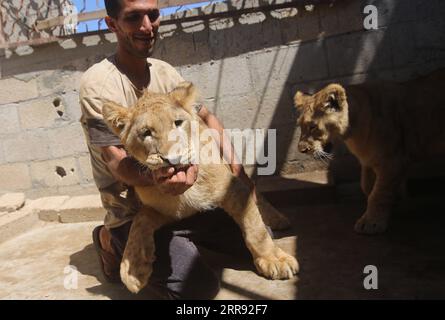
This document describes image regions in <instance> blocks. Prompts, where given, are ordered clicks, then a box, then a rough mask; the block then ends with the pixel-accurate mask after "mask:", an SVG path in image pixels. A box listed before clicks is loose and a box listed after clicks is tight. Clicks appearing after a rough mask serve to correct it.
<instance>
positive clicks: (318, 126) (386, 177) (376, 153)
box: [294, 70, 445, 234]
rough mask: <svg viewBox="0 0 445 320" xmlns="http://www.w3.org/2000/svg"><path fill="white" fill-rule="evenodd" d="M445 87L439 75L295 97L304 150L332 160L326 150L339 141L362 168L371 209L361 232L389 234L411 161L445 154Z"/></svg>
mask: <svg viewBox="0 0 445 320" xmlns="http://www.w3.org/2000/svg"><path fill="white" fill-rule="evenodd" d="M444 85H445V72H444V70H439V71H437V72H435V73H432V74H430V75H429V76H426V77H423V78H420V79H416V80H412V81H409V82H405V83H401V84H399V83H381V84H362V85H352V86H348V87H342V86H341V85H339V84H330V85H328V86H326V87H325V88H323V89H322V90H320V91H319V92H317V93H315V94H314V95H306V94H303V93H301V92H299V91H298V92H297V93H296V94H295V97H294V102H295V106H296V108H297V110H298V111H299V113H300V117H299V119H298V124H299V126H300V128H301V137H300V141H299V143H298V149H299V151H300V152H310V153H313V154H314V155H315V156H317V157H321V158H326V157H328V158H329V157H330V156H331V155H330V154H329V153H326V152H325V150H324V147H326V146H327V144H328V142H330V141H332V140H333V139H336V138H339V139H341V140H343V141H344V142H345V144H346V146H347V147H348V148H349V150H350V151H351V152H352V153H353V154H354V155H355V156H356V157H357V158H358V160H359V162H360V164H361V187H362V190H363V192H364V193H365V195H366V196H367V197H368V206H367V209H366V212H365V213H364V214H363V215H362V217H361V218H360V219H359V220H358V221H357V223H356V225H355V230H356V231H357V232H359V233H368V234H372V233H378V232H383V231H385V229H386V228H387V225H388V219H389V214H390V210H391V206H392V204H393V203H394V198H395V194H396V191H397V190H398V188H399V187H400V184H401V182H402V180H403V178H404V173H405V170H406V168H407V165H408V164H409V162H410V161H413V160H414V161H415V160H416V159H426V158H428V157H430V156H435V155H440V154H444V153H445V126H444V121H445V103H444V101H445V100H444V99H443V86H444Z"/></svg>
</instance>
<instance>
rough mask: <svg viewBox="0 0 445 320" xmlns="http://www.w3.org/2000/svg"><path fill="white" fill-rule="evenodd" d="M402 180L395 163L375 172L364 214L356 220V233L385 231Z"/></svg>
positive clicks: (399, 168) (400, 169) (398, 167)
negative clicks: (372, 186)
mask: <svg viewBox="0 0 445 320" xmlns="http://www.w3.org/2000/svg"><path fill="white" fill-rule="evenodd" d="M402 180H403V169H402V165H400V164H398V163H395V164H393V165H392V166H389V165H388V166H387V167H386V168H384V169H383V170H382V169H380V170H378V171H377V172H376V181H375V184H374V188H373V189H372V191H371V193H370V195H369V197H368V206H367V208H366V212H365V213H364V214H363V215H362V216H361V217H360V218H359V219H358V220H357V222H356V224H355V226H354V229H355V231H356V232H357V233H364V234H376V233H382V232H384V231H386V229H387V228H388V222H389V218H390V214H391V210H392V206H393V204H394V201H395V198H396V193H397V189H398V188H399V187H400V183H401V182H402Z"/></svg>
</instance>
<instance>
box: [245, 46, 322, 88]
mask: <svg viewBox="0 0 445 320" xmlns="http://www.w3.org/2000/svg"><path fill="white" fill-rule="evenodd" d="M249 65H250V70H251V73H252V76H251V77H252V79H254V86H255V91H256V92H257V93H258V94H262V93H264V92H265V91H266V90H270V88H279V89H283V88H284V86H285V85H286V84H288V83H289V84H292V83H297V82H302V81H312V80H316V79H323V78H325V77H327V75H328V70H327V61H326V56H325V50H324V48H323V43H322V41H315V42H311V43H304V44H301V45H292V46H288V47H283V48H280V49H273V50H266V51H263V52H260V53H255V54H252V56H251V57H250V58H249Z"/></svg>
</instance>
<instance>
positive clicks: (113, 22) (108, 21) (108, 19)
mask: <svg viewBox="0 0 445 320" xmlns="http://www.w3.org/2000/svg"><path fill="white" fill-rule="evenodd" d="M105 23H106V24H107V26H108V29H109V30H110V31H111V32H116V31H117V27H116V20H114V19H113V18H112V17H110V16H106V17H105Z"/></svg>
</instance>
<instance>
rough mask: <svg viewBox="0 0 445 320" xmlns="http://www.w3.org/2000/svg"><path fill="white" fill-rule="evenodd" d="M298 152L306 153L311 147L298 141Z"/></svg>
mask: <svg viewBox="0 0 445 320" xmlns="http://www.w3.org/2000/svg"><path fill="white" fill-rule="evenodd" d="M298 151H300V152H301V153H306V152H309V151H311V147H310V146H309V144H308V143H307V142H303V141H300V142H299V143H298Z"/></svg>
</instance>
